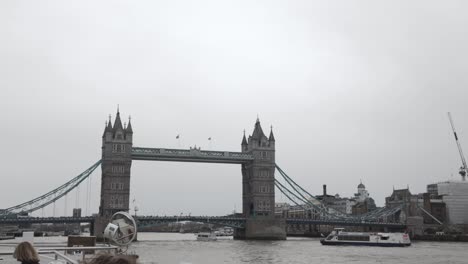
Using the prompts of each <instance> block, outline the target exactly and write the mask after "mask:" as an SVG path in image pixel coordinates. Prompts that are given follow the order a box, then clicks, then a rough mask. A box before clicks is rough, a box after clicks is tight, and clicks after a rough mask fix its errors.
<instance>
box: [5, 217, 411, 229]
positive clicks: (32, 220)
mask: <svg viewBox="0 0 468 264" xmlns="http://www.w3.org/2000/svg"><path fill="white" fill-rule="evenodd" d="M94 221H95V218H94V217H93V216H85V217H18V218H0V224H39V223H94ZM137 221H138V223H139V225H144V226H148V225H152V224H162V223H171V222H178V221H191V222H203V223H214V224H223V225H226V226H231V227H235V228H243V227H244V225H245V218H243V217H231V216H138V217H137ZM286 223H287V224H313V225H334V226H375V227H390V228H395V229H404V228H405V227H406V225H405V224H400V223H379V222H364V221H344V220H330V219H327V220H317V219H301V218H289V219H286Z"/></svg>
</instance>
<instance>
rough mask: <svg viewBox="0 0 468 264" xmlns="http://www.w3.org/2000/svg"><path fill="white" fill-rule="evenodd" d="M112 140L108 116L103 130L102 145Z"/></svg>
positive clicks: (110, 122) (110, 123)
mask: <svg viewBox="0 0 468 264" xmlns="http://www.w3.org/2000/svg"><path fill="white" fill-rule="evenodd" d="M110 140H112V121H111V116H110V115H109V121H108V122H106V127H105V128H104V133H103V134H102V144H103V146H104V142H106V141H110Z"/></svg>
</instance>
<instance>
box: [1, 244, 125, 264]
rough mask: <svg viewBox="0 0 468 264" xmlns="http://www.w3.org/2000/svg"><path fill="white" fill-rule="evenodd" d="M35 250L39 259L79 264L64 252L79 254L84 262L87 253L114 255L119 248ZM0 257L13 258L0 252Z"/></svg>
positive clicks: (48, 248) (9, 254)
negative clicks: (102, 252)
mask: <svg viewBox="0 0 468 264" xmlns="http://www.w3.org/2000/svg"><path fill="white" fill-rule="evenodd" d="M36 249H37V253H38V254H39V255H40V256H41V257H44V258H48V259H52V260H63V261H65V263H67V264H79V263H80V261H79V260H78V259H74V258H71V257H69V255H67V254H66V252H67V251H74V252H79V255H80V257H79V259H81V261H84V260H85V257H86V252H87V251H91V250H92V251H94V250H100V251H107V252H108V253H114V254H115V253H117V250H118V249H119V247H115V246H97V247H43V248H36ZM62 252H63V253H62ZM49 255H52V257H51V256H49ZM77 255H78V254H77ZM0 256H13V252H0ZM75 256H76V255H75Z"/></svg>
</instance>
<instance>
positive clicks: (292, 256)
mask: <svg viewBox="0 0 468 264" xmlns="http://www.w3.org/2000/svg"><path fill="white" fill-rule="evenodd" d="M41 239H42V238H41ZM138 239H139V241H138V242H135V243H133V244H132V245H131V247H130V248H129V251H130V252H135V253H137V254H138V255H139V256H140V263H180V264H188V263H194V264H195V263H196V264H202V263H203V264H211V263H213V264H214V263H216V264H218V263H320V264H328V263H398V264H402V263H424V264H431V263H434V264H435V263H437V264H441V263H444V264H445V263H460V264H461V263H463V264H466V263H468V243H454V242H444V243H441V242H413V245H412V246H411V247H406V248H379V247H363V246H345V247H343V246H341V247H340V246H322V245H321V244H320V242H319V240H318V239H315V238H289V239H288V240H286V241H240V240H232V238H231V237H226V238H220V239H219V240H217V241H209V242H202V241H197V240H196V238H195V236H194V235H193V234H170V233H139V234H138ZM65 240H66V238H46V239H42V240H41V241H44V242H47V243H56V242H64V241H65ZM15 242H18V241H15ZM2 249H3V250H4V249H5V248H4V247H3V248H0V251H1V250H2ZM10 263H12V262H11V261H8V260H7V259H5V260H3V261H0V264H10ZM13 263H14V262H13ZM42 263H48V262H47V261H43V262H42Z"/></svg>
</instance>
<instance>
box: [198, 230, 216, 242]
mask: <svg viewBox="0 0 468 264" xmlns="http://www.w3.org/2000/svg"><path fill="white" fill-rule="evenodd" d="M197 240H198V241H215V240H217V238H216V234H215V233H214V232H200V233H198V234H197Z"/></svg>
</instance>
